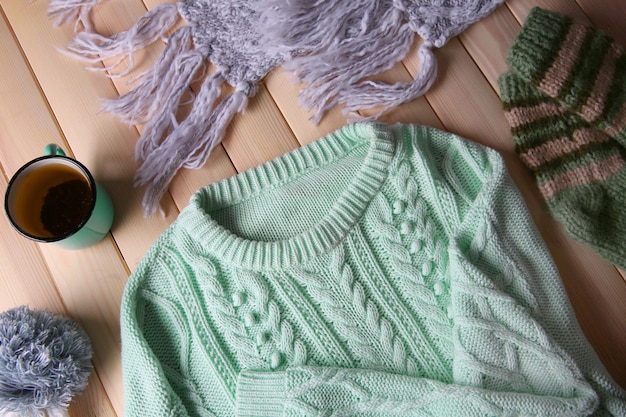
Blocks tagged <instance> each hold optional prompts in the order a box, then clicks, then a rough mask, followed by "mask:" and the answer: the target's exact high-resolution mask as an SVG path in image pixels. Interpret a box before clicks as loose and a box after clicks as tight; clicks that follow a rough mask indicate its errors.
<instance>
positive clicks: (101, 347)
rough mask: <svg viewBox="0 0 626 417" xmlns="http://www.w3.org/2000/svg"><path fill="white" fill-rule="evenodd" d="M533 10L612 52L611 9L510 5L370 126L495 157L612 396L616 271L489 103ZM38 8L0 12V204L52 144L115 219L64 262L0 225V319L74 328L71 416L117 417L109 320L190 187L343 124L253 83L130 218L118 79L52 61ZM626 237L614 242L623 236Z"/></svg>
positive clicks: (114, 18)
mask: <svg viewBox="0 0 626 417" xmlns="http://www.w3.org/2000/svg"><path fill="white" fill-rule="evenodd" d="M163 2H165V1H163V0H143V1H142V0H108V1H106V2H103V3H102V4H101V5H100V6H98V7H97V8H96V9H94V15H93V23H94V25H95V27H96V29H97V31H98V32H100V33H103V34H112V33H115V32H118V31H121V30H124V29H127V28H128V27H130V26H131V25H132V24H133V23H134V22H135V21H136V20H137V19H138V18H139V17H141V16H142V15H143V14H144V13H145V12H146V10H149V9H152V8H154V7H155V6H157V5H158V4H160V3H163ZM536 5H540V6H542V7H544V8H548V9H552V10H556V11H559V12H562V13H564V14H566V15H568V16H571V17H573V18H574V19H576V20H577V21H580V22H582V23H585V24H590V25H594V26H595V27H598V28H600V29H602V30H603V31H605V32H606V33H608V34H609V35H611V36H613V37H614V38H615V39H616V40H617V41H618V42H620V43H622V44H624V45H626V25H624V23H623V22H624V20H626V2H624V1H623V0H576V1H575V0H544V1H533V0H510V1H507V2H506V4H504V5H502V6H500V7H499V8H498V9H496V11H495V12H493V13H492V14H491V15H490V16H488V17H487V18H485V19H484V20H482V21H480V22H478V23H475V24H474V25H472V26H470V27H469V28H468V29H467V30H466V31H465V32H464V33H462V34H461V35H459V36H458V37H456V38H454V39H452V40H451V41H450V42H449V43H448V44H447V45H446V46H444V47H443V48H441V49H438V50H436V51H435V56H436V57H437V60H438V62H439V75H438V79H437V81H436V82H435V84H434V86H433V88H432V89H431V90H430V91H429V92H428V93H427V94H426V95H425V96H424V97H422V98H420V99H418V100H415V101H413V102H410V103H407V104H404V105H402V106H399V107H397V108H395V109H393V110H392V111H390V112H389V113H388V114H385V115H384V116H383V117H382V118H381V120H383V121H385V122H390V123H391V122H403V123H419V124H425V125H429V126H434V127H437V128H440V129H445V130H447V131H450V132H453V133H456V134H458V135H460V136H463V137H466V138H468V139H470V140H473V141H475V142H478V143H481V144H484V145H488V146H490V147H493V148H495V149H496V150H498V151H499V152H501V154H502V155H503V157H504V158H505V161H506V164H507V167H508V169H509V171H510V173H511V175H512V177H513V179H514V181H515V183H516V184H517V186H518V187H519V188H520V190H521V191H522V194H523V195H524V198H525V200H526V202H527V205H528V207H529V209H530V211H531V213H532V215H533V219H534V221H535V223H536V225H537V226H538V228H539V230H540V232H541V234H542V236H543V237H544V239H545V241H546V242H547V244H548V247H549V249H550V251H551V253H552V255H553V257H554V259H555V262H556V264H557V266H558V268H559V271H560V273H561V276H562V279H563V282H564V283H565V286H566V288H567V291H568V294H569V296H570V299H571V302H572V304H573V306H574V309H575V311H576V314H577V317H578V319H579V321H580V324H581V326H582V328H583V330H584V332H585V334H586V335H587V337H588V339H589V341H590V342H591V344H592V345H593V347H594V348H595V349H596V352H597V353H598V355H599V356H600V358H601V359H602V361H603V363H604V364H605V366H606V367H607V369H608V370H609V372H610V373H611V375H612V376H613V377H614V378H615V380H616V381H617V382H618V383H619V384H620V385H622V386H623V387H626V281H625V279H624V275H625V274H624V273H623V271H619V270H618V269H617V268H615V267H614V266H613V265H611V264H609V263H607V262H606V261H604V260H602V259H601V258H600V257H599V256H598V255H596V254H595V253H594V252H593V251H592V250H591V249H589V248H588V247H586V246H584V245H582V244H579V243H576V242H574V241H573V240H572V239H571V238H569V237H568V236H567V235H566V234H565V233H564V231H563V229H562V227H561V226H560V225H559V224H558V223H557V222H556V221H555V220H553V219H552V218H551V216H550V215H549V213H548V211H547V209H546V206H545V204H544V202H543V200H542V199H541V196H540V194H539V191H538V189H537V186H536V185H535V182H534V180H533V178H532V177H531V175H530V172H529V171H528V170H527V169H526V168H525V167H524V166H523V165H522V163H521V162H520V160H519V158H518V157H517V156H516V155H515V152H514V148H513V142H512V140H511V134H510V130H509V127H508V125H507V123H506V120H505V119H504V114H503V111H502V106H501V103H500V100H499V97H498V94H499V93H498V89H497V82H496V80H497V77H498V76H499V75H500V74H501V73H502V72H504V71H506V70H507V65H506V62H505V56H506V52H507V50H508V48H509V46H510V45H511V42H512V41H513V39H514V38H515V36H516V35H517V33H518V31H519V29H520V26H521V24H522V23H523V22H524V19H525V18H526V16H527V14H528V12H529V11H530V9H531V8H532V7H534V6H536ZM46 9H47V1H45V0H38V1H33V2H29V1H26V0H0V167H1V169H2V175H0V191H2V194H4V191H5V190H6V187H7V183H8V181H9V180H10V178H11V177H12V175H13V174H14V173H15V172H16V171H17V169H18V168H19V167H20V166H21V165H23V164H24V163H26V162H27V161H29V160H30V159H33V158H35V157H37V156H39V155H41V153H42V150H43V148H44V146H45V145H46V144H47V143H50V142H55V143H58V144H60V145H61V146H62V147H63V148H64V149H65V150H66V152H67V153H68V154H69V155H72V156H74V157H76V158H77V159H78V160H80V161H81V162H83V163H84V164H85V165H86V166H87V167H88V168H89V169H90V170H91V171H92V173H93V175H94V177H95V178H96V180H97V181H98V182H99V183H100V184H102V185H103V186H104V187H105V188H106V189H107V190H108V192H109V194H110V195H111V197H112V200H113V203H114V206H115V210H116V217H115V221H114V224H113V228H112V230H111V233H110V235H108V236H107V237H106V238H105V239H104V240H103V241H101V242H100V243H98V244H97V245H95V246H92V247H90V248H87V249H83V250H80V251H65V250H62V249H58V248H56V247H54V246H50V245H46V244H38V243H34V242H31V241H29V240H26V239H24V238H23V237H21V236H20V235H18V234H17V233H16V232H15V231H14V230H12V227H11V225H10V224H9V222H8V220H7V219H6V216H2V219H1V220H0V233H1V239H0V288H1V290H0V310H2V311H4V310H7V309H9V308H12V307H14V306H18V305H22V304H28V305H29V306H30V307H31V308H41V309H48V310H50V311H53V312H57V313H62V314H66V315H68V316H71V317H73V318H75V319H76V320H77V321H78V322H79V323H80V324H81V325H82V326H83V327H84V328H85V330H86V331H87V333H88V334H89V336H90V338H91V340H92V342H93V346H94V351H95V354H94V358H93V364H94V372H93V374H92V376H91V379H90V383H89V385H88V388H87V391H86V392H85V393H84V394H83V395H81V396H79V397H78V398H77V399H76V400H75V401H74V402H73V403H72V405H71V407H70V415H71V416H74V417H76V416H120V417H121V416H122V415H123V388H122V373H121V366H120V352H121V346H120V336H119V308H120V299H121V296H122V292H123V290H124V285H125V283H126V281H127V279H128V276H129V274H130V273H131V271H132V270H133V269H134V268H135V267H136V265H137V263H138V262H139V260H140V259H141V257H142V256H143V255H144V254H145V253H146V252H147V250H148V248H149V247H150V245H151V244H152V242H154V240H155V239H156V238H157V237H158V236H159V234H160V233H161V232H162V231H163V230H164V229H165V228H166V227H167V226H168V225H169V224H170V223H171V222H172V221H174V219H175V218H176V216H177V215H178V213H179V212H180V210H181V209H182V208H183V207H184V206H186V205H187V202H188V200H189V197H190V196H191V194H192V193H193V192H194V191H195V190H196V189H197V188H199V187H201V186H204V185H207V184H209V183H212V182H215V181H218V180H220V179H223V178H226V177H229V176H231V175H234V174H236V173H237V172H241V171H243V170H246V169H248V168H251V167H254V166H256V165H259V164H261V163H263V162H265V161H267V160H269V159H272V158H274V157H276V156H279V155H282V154H284V153H285V152H289V151H290V150H292V149H294V148H296V147H298V146H302V145H305V144H307V143H309V142H311V141H313V140H315V139H317V138H319V137H320V136H322V135H324V134H326V133H329V132H332V131H333V130H335V129H338V128H340V127H341V126H343V125H344V124H345V123H347V120H346V117H345V116H344V115H343V114H342V112H341V109H332V110H331V111H330V112H329V113H328V114H327V115H326V116H325V117H324V119H323V120H322V121H321V123H320V124H319V125H314V124H312V123H311V122H310V121H309V117H310V114H308V113H307V112H306V111H305V110H303V108H302V107H301V106H300V105H299V104H298V97H297V96H298V91H299V86H298V85H297V84H295V83H293V82H292V80H291V79H290V77H289V75H287V74H286V73H284V72H283V71H282V70H281V69H277V70H274V71H273V72H272V73H270V74H269V75H268V76H267V77H266V78H265V79H264V80H263V82H262V83H261V86H260V89H259V92H258V94H257V95H256V96H255V97H254V98H253V99H251V100H250V104H249V107H248V109H247V110H246V112H245V114H243V115H240V116H238V117H236V118H235V119H234V121H233V123H232V124H231V126H230V127H229V128H228V130H227V132H226V136H225V138H224V141H223V143H222V144H221V145H220V146H218V147H217V148H216V149H215V150H214V151H213V153H212V155H211V157H210V158H209V161H208V162H207V164H206V165H205V166H204V167H202V168H201V169H197V170H182V171H180V172H179V173H178V175H177V176H176V178H175V179H174V181H173V183H172V184H171V186H170V189H169V192H168V193H167V194H166V195H165V197H164V198H163V201H162V208H163V210H164V216H158V215H156V216H152V217H150V218H144V217H143V212H142V207H141V199H142V196H143V190H142V189H137V188H134V187H133V174H134V172H135V169H136V167H137V164H136V162H135V161H134V159H133V153H134V146H135V142H136V141H137V138H138V137H139V134H140V132H141V129H142V126H130V127H129V126H127V125H124V124H123V123H121V122H120V121H119V120H117V119H115V118H114V117H112V116H109V115H107V114H103V113H100V112H99V109H100V100H101V99H102V98H112V97H116V96H118V95H120V94H122V93H124V92H125V91H127V90H128V88H129V86H128V83H127V82H126V81H127V80H125V79H124V78H120V79H111V78H108V77H106V76H105V75H104V74H103V73H102V72H99V71H89V70H87V69H85V64H84V63H83V62H80V61H77V60H75V59H73V58H71V57H68V56H66V55H64V54H62V53H60V52H59V48H63V47H64V46H65V45H67V43H68V42H69V41H70V40H71V39H72V37H73V28H72V27H71V25H69V26H62V27H54V26H53V24H52V22H51V21H50V20H49V18H48V17H47V14H46ZM420 42H421V41H420V40H419V39H416V42H415V45H414V48H413V51H412V52H411V53H410V54H409V55H408V56H407V58H406V59H405V60H404V61H403V62H402V63H399V64H398V65H396V66H395V67H394V68H393V69H392V70H390V71H387V72H386V73H385V74H383V75H382V78H383V79H385V80H387V81H408V80H409V79H410V78H411V77H412V76H413V75H414V74H415V73H416V71H417V69H418V66H419V62H418V60H417V58H416V54H415V50H416V48H417V46H419V43H420ZM163 48H164V44H163V43H162V42H157V43H156V44H154V45H152V46H151V47H149V48H146V50H144V51H142V52H140V53H138V54H137V56H136V59H137V62H138V70H141V69H142V68H144V69H145V68H149V67H150V65H151V63H152V62H153V61H154V60H155V59H156V57H157V56H158V55H159V53H160V52H161V51H162V50H163ZM625 238H626V236H625Z"/></svg>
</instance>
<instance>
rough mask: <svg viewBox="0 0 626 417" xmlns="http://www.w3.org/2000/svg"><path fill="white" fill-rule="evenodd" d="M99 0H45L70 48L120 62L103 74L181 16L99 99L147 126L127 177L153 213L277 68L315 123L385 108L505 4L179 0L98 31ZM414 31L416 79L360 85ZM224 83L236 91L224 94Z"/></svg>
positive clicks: (412, 90)
mask: <svg viewBox="0 0 626 417" xmlns="http://www.w3.org/2000/svg"><path fill="white" fill-rule="evenodd" d="M100 1H101V0H51V2H50V6H49V13H50V15H51V16H52V17H54V18H55V19H56V23H58V24H62V23H69V22H74V23H75V28H76V30H77V32H78V33H77V35H76V38H75V39H74V40H73V41H72V42H71V43H70V44H69V45H68V49H67V51H68V53H70V54H72V55H74V56H77V57H81V58H83V59H87V60H89V61H91V62H94V63H95V62H100V61H101V60H103V59H109V58H118V59H117V61H113V62H114V63H113V64H112V65H110V66H109V67H108V68H106V70H107V71H108V73H109V74H113V73H114V72H115V70H116V69H117V67H118V66H120V64H121V63H122V61H123V59H124V58H126V57H128V61H129V62H130V67H129V68H127V69H125V70H124V71H121V72H119V73H117V75H118V76H119V75H126V74H127V73H129V72H130V71H131V70H132V63H133V61H132V57H133V53H134V52H135V51H136V50H138V49H140V48H143V47H145V46H147V45H149V44H151V43H153V42H155V41H157V40H159V39H161V38H162V37H164V36H165V34H166V33H167V32H168V31H169V30H170V29H172V28H173V27H174V25H175V24H176V22H177V20H178V17H179V16H182V17H183V18H184V20H185V21H186V23H187V25H186V26H183V27H181V28H180V29H177V30H176V31H175V32H174V33H173V34H172V35H171V36H170V38H169V40H168V43H167V47H166V48H165V50H164V52H163V54H162V56H161V57H160V58H159V60H158V61H157V62H156V63H155V65H154V67H153V69H152V70H151V71H150V72H148V73H146V74H143V75H142V76H141V77H140V78H139V80H138V81H137V83H136V84H135V85H134V87H133V89H132V90H131V91H130V92H128V93H127V94H124V95H122V96H121V97H119V98H117V99H113V100H107V101H105V102H104V106H103V109H104V110H105V111H107V112H110V113H113V114H115V115H117V116H119V117H120V118H121V119H122V120H123V121H125V122H127V123H129V124H134V123H145V124H146V125H145V128H144V130H143V133H142V135H141V137H140V138H139V141H138V143H137V146H136V152H135V156H136V158H137V159H138V160H140V161H142V165H141V166H140V168H139V170H138V171H137V173H136V177H135V181H136V185H139V186H146V194H145V196H144V200H143V206H144V210H145V214H146V215H150V214H152V213H154V211H156V210H157V208H158V205H159V200H160V199H161V197H162V196H163V194H164V193H165V191H166V190H167V187H168V186H169V183H170V182H171V180H172V178H173V177H174V175H175V174H176V172H178V170H179V169H180V168H183V167H185V168H196V167H199V166H202V165H203V164H204V163H205V162H206V160H207V158H208V157H209V154H210V152H211V150H212V149H213V148H214V147H215V146H216V145H217V144H218V143H219V142H220V141H221V140H222V137H223V135H224V132H225V130H226V128H227V126H228V124H229V123H230V121H231V120H232V118H233V117H234V116H235V115H236V114H237V113H241V112H243V111H244V109H245V108H246V106H247V103H248V98H249V97H252V96H254V94H255V93H256V91H257V88H258V87H257V85H258V82H259V81H260V80H261V79H262V78H263V77H265V75H266V74H267V73H268V72H269V71H270V70H272V69H273V68H275V67H277V66H279V65H281V64H283V63H285V62H287V64H286V65H285V67H286V68H287V69H288V70H289V71H291V72H292V73H294V74H295V76H296V77H297V79H299V80H300V81H301V82H303V83H304V84H305V85H306V87H305V88H304V89H303V91H302V92H301V101H302V103H303V105H304V106H305V107H306V108H307V109H308V110H311V109H315V110H316V112H315V114H314V116H313V121H314V122H318V121H319V120H320V119H321V117H322V116H323V114H324V113H325V112H326V111H327V110H328V109H330V108H331V107H333V106H334V105H337V104H339V105H343V107H344V111H345V112H346V113H352V114H354V113H356V112H357V111H358V110H361V109H367V108H379V109H380V112H379V113H378V114H381V113H382V112H384V111H386V110H388V109H390V108H392V107H394V106H396V105H398V104H401V103H403V102H406V101H409V100H412V99H414V98H416V97H419V96H421V95H422V94H424V93H425V92H426V91H427V90H428V89H429V88H430V86H431V85H432V83H433V82H434V80H435V77H436V72H437V65H436V61H435V58H434V55H433V53H432V48H433V47H441V46H443V45H444V44H445V43H446V42H447V41H448V39H450V38H451V37H453V36H455V35H457V34H458V33H460V32H461V31H463V30H464V29H465V28H466V27H467V26H469V25H470V24H472V23H474V22H476V21H477V20H479V19H481V18H483V17H485V16H486V15H487V14H489V13H490V12H491V11H492V10H493V9H494V8H495V7H496V6H497V5H498V4H500V3H501V2H502V1H503V0H179V1H178V2H177V3H176V4H163V5H160V6H157V7H155V8H154V9H152V10H150V11H148V12H147V13H146V15H145V16H144V17H142V18H141V19H140V20H139V21H138V22H137V24H136V25H135V26H134V27H132V28H130V29H128V30H127V31H125V32H121V33H118V34H115V35H113V36H111V37H103V36H101V35H98V34H97V33H95V32H94V31H93V27H92V25H91V24H90V22H89V12H90V10H91V9H92V8H93V7H94V6H95V5H96V4H97V3H99V2H100ZM415 33H417V34H419V35H420V36H421V37H422V38H423V40H424V42H423V43H422V44H421V46H420V48H419V50H418V54H419V58H420V70H419V72H418V73H417V74H416V76H415V79H414V80H413V81H412V82H409V83H396V84H392V85H390V84H385V83H382V82H377V81H364V79H365V78H368V77H371V76H375V75H377V74H380V73H381V72H383V71H385V70H387V69H390V68H391V67H392V66H393V65H394V64H395V63H397V62H398V61H400V60H401V59H403V58H404V57H405V55H406V53H407V52H408V50H409V48H410V46H411V44H412V43H413V39H414V36H415ZM207 60H208V61H210V62H211V63H213V64H214V66H215V67H216V68H217V70H216V71H215V72H213V73H211V74H209V75H207V76H206V77H205V80H204V82H203V84H202V87H201V88H200V90H199V91H198V92H197V94H196V95H195V98H194V103H193V107H192V110H191V112H190V113H189V114H188V115H187V117H186V118H184V119H183V120H177V118H176V112H177V109H178V107H179V106H180V105H181V103H182V102H184V101H185V99H184V98H183V95H184V93H185V92H187V91H188V87H189V85H190V84H191V82H192V81H193V80H195V79H196V78H197V77H198V76H199V74H200V75H201V74H202V71H203V70H204V68H205V64H206V61H207ZM114 76H115V75H114ZM224 82H227V83H228V84H230V85H231V86H233V87H234V92H232V93H231V94H229V95H228V96H227V97H225V98H223V99H221V100H220V97H221V94H222V85H223V83H224Z"/></svg>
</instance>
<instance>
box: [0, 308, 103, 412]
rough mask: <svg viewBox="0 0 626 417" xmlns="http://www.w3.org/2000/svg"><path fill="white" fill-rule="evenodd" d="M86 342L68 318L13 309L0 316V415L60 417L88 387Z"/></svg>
mask: <svg viewBox="0 0 626 417" xmlns="http://www.w3.org/2000/svg"><path fill="white" fill-rule="evenodd" d="M91 355H92V350H91V343H90V341H89V337H88V336H87V334H86V333H85V332H84V331H83V329H81V327H80V326H79V325H78V324H77V323H76V322H75V321H73V320H72V319H69V318H67V317H63V316H58V315H54V314H52V313H49V312H46V311H36V310H31V309H29V308H28V307H26V306H21V307H17V308H14V309H11V310H9V311H6V312H4V313H1V314H0V415H7V416H9V415H10V416H12V415H20V416H50V415H63V414H64V413H66V412H67V407H68V406H69V403H70V402H71V400H72V397H73V396H74V395H75V394H78V393H80V392H82V391H83V390H84V389H85V387H86V386H87V379H88V378H89V374H90V373H91V369H92V365H91Z"/></svg>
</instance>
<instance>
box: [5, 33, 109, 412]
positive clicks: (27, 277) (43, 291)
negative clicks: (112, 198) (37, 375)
mask: <svg viewBox="0 0 626 417" xmlns="http://www.w3.org/2000/svg"><path fill="white" fill-rule="evenodd" d="M1 23H2V22H0V26H2V24H1ZM0 34H1V35H4V34H5V33H4V30H3V29H2V28H0ZM3 39H8V38H5V37H3ZM3 52H4V51H3ZM3 56H7V55H3ZM0 68H2V66H0ZM6 187H7V181H6V179H5V178H4V176H0V192H2V194H4V191H5V190H6ZM0 236H2V239H0V257H1V258H2V260H3V261H2V262H0V288H2V289H3V291H0V311H6V310H8V309H10V308H13V307H17V306H19V305H27V306H29V307H30V308H32V309H36V310H46V311H50V312H52V313H54V314H61V315H65V316H68V313H67V312H66V310H65V307H64V305H63V302H62V300H61V298H60V296H59V293H58V291H57V289H56V288H55V286H54V283H53V281H52V278H51V276H50V273H49V271H48V268H47V266H46V264H45V262H44V260H43V258H42V256H41V253H40V252H39V248H38V245H37V244H36V243H34V242H31V241H29V240H27V239H24V238H22V237H21V236H19V235H18V234H17V233H15V231H14V230H12V227H11V226H10V225H9V223H8V220H7V219H6V218H5V217H3V218H2V219H1V220H0ZM69 316H70V317H72V318H74V319H75V320H77V321H78V322H79V323H80V324H81V325H82V326H83V327H85V326H84V324H83V323H82V321H81V319H83V318H84V317H80V316H78V315H69ZM92 343H93V340H92ZM97 372H98V371H97V369H96V370H94V371H93V372H92V373H91V375H90V377H89V382H88V384H87V388H86V389H85V391H84V392H83V393H82V394H81V395H79V396H76V397H75V398H74V400H73V401H72V403H71V404H70V408H69V413H70V416H71V417H80V416H87V415H96V416H103V417H116V416H117V414H116V413H115V411H114V410H113V407H112V406H111V403H110V401H109V399H108V396H107V393H106V392H105V390H104V387H103V386H102V382H101V381H100V378H99V376H98V373H97Z"/></svg>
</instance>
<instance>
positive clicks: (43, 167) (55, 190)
mask: <svg viewBox="0 0 626 417" xmlns="http://www.w3.org/2000/svg"><path fill="white" fill-rule="evenodd" d="M4 210H5V212H6V214H7V217H8V218H9V221H10V222H11V224H12V225H13V227H14V228H15V229H16V230H17V231H18V232H19V233H21V234H22V235H23V236H25V237H27V238H29V239H32V240H35V241H38V242H48V243H52V244H54V245H56V246H59V247H61V248H64V249H81V248H85V247H87V246H90V245H93V244H95V243H97V242H99V241H100V240H101V239H102V238H104V237H105V236H106V235H107V233H108V232H109V230H110V229H111V224H112V223H113V203H112V202H111V198H110V197H109V195H108V194H107V193H106V191H105V190H104V188H102V187H101V186H100V185H98V184H97V183H96V181H95V180H94V179H93V176H92V175H91V173H90V172H89V170H88V169H87V168H86V167H85V166H84V165H83V164H81V163H80V162H78V161H77V160H75V159H73V158H70V157H68V156H66V155H65V152H63V150H62V149H61V148H60V147H59V146H57V145H55V144H50V145H48V146H46V148H45V149H44V156H41V157H39V158H36V159H33V160H32V161H30V162H28V163H27V164H25V165H24V166H22V167H21V168H20V169H19V170H18V171H17V172H16V173H15V175H13V178H11V181H9V186H8V187H7V191H6V194H5V196H4Z"/></svg>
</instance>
